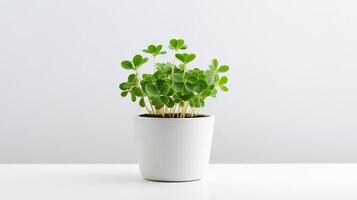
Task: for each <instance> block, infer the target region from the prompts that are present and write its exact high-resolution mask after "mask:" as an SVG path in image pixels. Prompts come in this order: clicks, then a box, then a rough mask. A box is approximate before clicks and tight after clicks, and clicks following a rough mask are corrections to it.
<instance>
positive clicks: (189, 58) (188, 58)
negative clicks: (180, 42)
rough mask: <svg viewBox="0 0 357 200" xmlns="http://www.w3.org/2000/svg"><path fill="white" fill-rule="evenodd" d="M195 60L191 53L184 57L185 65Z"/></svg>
mask: <svg viewBox="0 0 357 200" xmlns="http://www.w3.org/2000/svg"><path fill="white" fill-rule="evenodd" d="M195 58H196V55H195V54H193V53H192V54H188V55H187V56H186V59H185V63H189V62H191V61H193V60H194V59H195Z"/></svg>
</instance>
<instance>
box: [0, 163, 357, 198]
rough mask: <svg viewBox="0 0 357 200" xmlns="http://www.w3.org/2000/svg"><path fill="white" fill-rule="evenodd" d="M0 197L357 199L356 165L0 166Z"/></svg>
mask: <svg viewBox="0 0 357 200" xmlns="http://www.w3.org/2000/svg"><path fill="white" fill-rule="evenodd" d="M0 199H1V200H18V199H19V200H20V199H21V200H32V199H33V200H42V199H46V200H57V199H61V200H72V199H73V200H91V199H101V200H111V199H115V200H130V199H146V200H147V199H155V200H160V199H165V200H176V199H177V200H190V199H195V200H199V199H210V200H212V199H219V200H226V199H242V200H248V199H254V200H263V199H272V200H280V199H282V200H290V199H297V200H307V199H323V200H327V199H337V200H343V199H353V200H355V199H357V164H215V165H210V168H209V173H208V176H207V177H206V178H205V179H203V180H201V181H196V182H185V183H162V182H150V181H146V180H143V179H142V178H141V177H140V175H139V172H138V167H137V165H133V164H85V165H77V164H76V165H74V164H58V165H50V164H44V165H37V164H36V165H31V164H30V165H0Z"/></svg>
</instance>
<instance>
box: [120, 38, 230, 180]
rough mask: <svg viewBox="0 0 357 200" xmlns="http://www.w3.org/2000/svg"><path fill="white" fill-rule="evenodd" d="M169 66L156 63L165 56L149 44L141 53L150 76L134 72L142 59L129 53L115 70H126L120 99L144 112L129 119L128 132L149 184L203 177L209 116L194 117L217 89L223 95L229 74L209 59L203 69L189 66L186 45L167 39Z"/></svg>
mask: <svg viewBox="0 0 357 200" xmlns="http://www.w3.org/2000/svg"><path fill="white" fill-rule="evenodd" d="M169 48H170V49H171V50H172V51H173V53H174V56H173V57H174V58H173V60H171V62H164V63H161V62H156V58H157V56H159V55H163V54H166V51H163V50H162V45H149V46H148V47H147V48H146V49H144V50H143V52H144V53H147V54H150V55H151V57H152V63H153V71H152V73H143V74H140V73H139V70H140V68H141V67H142V66H143V65H144V64H145V63H147V62H148V58H146V57H143V56H141V55H135V56H134V57H133V59H132V60H124V61H122V62H121V66H122V67H123V68H124V69H125V70H128V71H130V72H131V74H130V75H129V76H128V79H127V81H126V82H123V83H121V84H120V85H119V88H120V89H121V90H122V92H121V96H123V97H126V96H129V97H130V98H131V100H132V101H133V102H138V103H139V105H140V106H141V107H143V108H144V109H146V112H147V113H146V114H142V115H139V116H137V117H136V118H135V123H134V129H135V138H136V142H137V148H138V151H137V152H138V161H139V167H140V172H141V175H142V176H143V178H145V179H148V180H155V181H193V180H199V179H201V178H202V177H203V175H204V172H205V170H206V168H207V166H208V163H209V157H210V149H211V141H212V135H213V126H214V116H212V115H203V114H199V109H200V108H202V107H204V106H205V101H206V99H207V98H209V97H216V94H217V88H220V89H221V90H222V91H224V92H227V91H228V88H227V87H226V83H227V82H228V78H227V77H226V76H222V75H221V74H222V73H225V72H227V71H228V70H229V67H228V66H227V65H219V64H218V60H217V59H213V61H212V64H210V65H209V68H208V69H207V70H203V69H200V68H197V67H195V68H192V67H190V65H189V64H190V63H191V62H192V61H193V60H194V59H195V58H196V55H195V54H193V53H183V51H184V50H186V49H187V45H186V44H185V42H184V40H182V39H172V40H170V42H169Z"/></svg>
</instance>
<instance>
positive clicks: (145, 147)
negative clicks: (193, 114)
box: [135, 116, 214, 181]
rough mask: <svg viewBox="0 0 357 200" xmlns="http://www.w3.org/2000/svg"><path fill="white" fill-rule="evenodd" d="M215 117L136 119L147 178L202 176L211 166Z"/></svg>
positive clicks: (158, 179)
mask: <svg viewBox="0 0 357 200" xmlns="http://www.w3.org/2000/svg"><path fill="white" fill-rule="evenodd" d="M213 127H214V116H205V117H197V118H181V119H180V118H153V117H143V116H138V117H136V119H135V137H136V143H137V149H138V150H137V152H138V161H139V167H140V172H141V175H142V177H143V178H145V179H148V180H154V181H193V180H199V179H201V178H202V177H203V176H204V174H205V171H206V168H207V167H208V163H209V157H210V151H211V143H212V135H213Z"/></svg>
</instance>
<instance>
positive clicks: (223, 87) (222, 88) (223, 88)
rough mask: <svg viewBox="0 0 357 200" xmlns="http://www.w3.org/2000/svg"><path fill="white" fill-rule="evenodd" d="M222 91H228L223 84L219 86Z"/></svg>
mask: <svg viewBox="0 0 357 200" xmlns="http://www.w3.org/2000/svg"><path fill="white" fill-rule="evenodd" d="M219 87H220V88H221V90H222V91H223V92H228V88H227V87H226V86H224V85H220V86H219Z"/></svg>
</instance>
